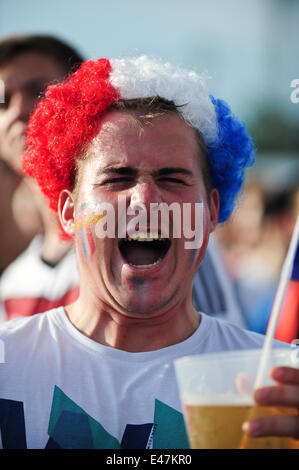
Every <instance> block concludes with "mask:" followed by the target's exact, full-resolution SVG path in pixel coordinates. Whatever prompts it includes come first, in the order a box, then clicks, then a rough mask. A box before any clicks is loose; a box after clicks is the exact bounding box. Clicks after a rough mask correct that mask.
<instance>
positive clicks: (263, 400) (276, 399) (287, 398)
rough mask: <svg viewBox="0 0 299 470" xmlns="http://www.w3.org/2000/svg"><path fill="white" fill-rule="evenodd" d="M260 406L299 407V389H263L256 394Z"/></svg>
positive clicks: (284, 387)
mask: <svg viewBox="0 0 299 470" xmlns="http://www.w3.org/2000/svg"><path fill="white" fill-rule="evenodd" d="M254 399H255V401H256V402H257V403H258V404H259V405H266V406H268V405H275V406H290V407H292V406H294V407H299V387H298V386H296V385H278V386H277V385H276V386H273V387H263V388H260V389H258V390H256V392H255V393H254Z"/></svg>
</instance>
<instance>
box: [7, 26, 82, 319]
mask: <svg viewBox="0 0 299 470" xmlns="http://www.w3.org/2000/svg"><path fill="white" fill-rule="evenodd" d="M82 60H83V59H82V57H81V56H80V55H79V53H78V52H77V51H75V50H74V49H73V48H72V47H70V46H69V45H68V44H66V43H65V42H62V41H61V40H59V39H57V38H55V37H51V36H45V35H43V36H41V35H28V36H11V37H8V38H6V39H4V40H2V41H0V80H2V82H3V83H4V91H5V95H4V102H3V103H1V104H0V158H1V167H0V187H1V218H2V219H3V218H4V220H3V223H2V224H1V229H0V268H1V271H3V270H4V269H5V268H6V269H5V272H2V276H1V281H0V297H1V299H2V319H10V318H13V317H14V316H15V312H19V311H20V310H21V311H22V312H23V315H31V314H33V313H37V312H38V311H44V310H46V309H47V308H49V307H51V306H52V305H60V304H61V303H64V301H70V300H72V299H73V298H75V297H76V295H77V294H78V292H77V287H75V285H77V275H76V273H77V270H76V268H75V265H74V261H73V259H74V257H73V255H72V254H71V250H70V248H71V243H70V242H67V241H61V240H59V236H58V234H57V224H58V220H57V216H56V215H55V214H54V213H52V211H50V210H49V208H48V207H47V204H46V203H45V201H44V196H43V195H42V194H41V192H40V191H39V189H38V188H37V187H36V186H34V184H33V183H32V182H29V180H28V179H27V178H24V177H23V175H22V170H21V159H22V155H23V152H24V150H25V141H26V130H27V125H28V121H29V118H30V115H31V113H32V112H33V110H34V108H35V105H36V102H37V100H38V98H39V97H40V96H41V95H42V92H43V90H44V88H45V87H46V85H48V84H49V83H53V82H57V81H60V80H62V79H63V78H64V77H65V76H66V75H67V74H68V72H70V71H71V70H73V69H74V68H75V67H77V66H78V65H80V63H81V62H82ZM37 234H38V235H37ZM32 238H33V239H32ZM31 240H32V241H31ZM24 250H25V251H24Z"/></svg>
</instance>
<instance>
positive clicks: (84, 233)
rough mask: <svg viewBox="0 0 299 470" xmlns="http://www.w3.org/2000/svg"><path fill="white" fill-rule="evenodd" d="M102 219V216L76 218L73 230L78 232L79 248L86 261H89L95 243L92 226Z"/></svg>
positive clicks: (93, 215)
mask: <svg viewBox="0 0 299 470" xmlns="http://www.w3.org/2000/svg"><path fill="white" fill-rule="evenodd" d="M101 218H103V214H92V215H87V216H86V213H85V214H84V216H83V217H82V216H81V217H76V221H75V230H76V231H77V232H79V236H80V240H81V248H82V251H83V254H84V256H85V259H86V260H90V259H91V258H92V256H93V255H94V252H95V241H94V235H93V229H92V228H93V226H95V225H96V224H97V223H98V222H99V220H101Z"/></svg>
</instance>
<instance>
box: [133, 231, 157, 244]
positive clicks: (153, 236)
mask: <svg viewBox="0 0 299 470" xmlns="http://www.w3.org/2000/svg"><path fill="white" fill-rule="evenodd" d="M127 240H135V241H138V242H152V241H153V240H163V237H160V235H159V234H158V233H151V232H148V233H147V232H138V233H132V234H131V235H128V238H127Z"/></svg>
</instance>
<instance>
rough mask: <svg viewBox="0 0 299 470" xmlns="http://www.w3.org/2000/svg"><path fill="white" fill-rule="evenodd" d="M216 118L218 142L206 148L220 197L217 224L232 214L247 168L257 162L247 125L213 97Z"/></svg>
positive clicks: (214, 183)
mask: <svg viewBox="0 0 299 470" xmlns="http://www.w3.org/2000/svg"><path fill="white" fill-rule="evenodd" d="M210 98H211V100H212V103H213V104H214V106H215V111H216V114H217V127H218V139H217V142H216V143H215V144H211V145H209V146H207V152H208V156H209V164H210V170H211V178H212V184H213V186H214V187H215V188H216V189H218V191H219V195H220V210H219V217H218V222H219V223H221V222H224V221H225V220H227V219H228V218H229V216H230V215H231V213H232V212H233V210H234V208H235V204H236V198H237V195H238V193H239V192H240V191H241V189H242V187H243V184H244V174H245V168H246V167H249V166H252V165H253V164H254V161H255V156H254V154H255V149H254V144H253V142H252V139H251V138H250V136H249V134H248V132H247V130H246V127H245V124H244V123H243V122H242V121H240V120H239V119H237V118H236V116H234V115H233V113H232V112H231V110H230V108H229V106H228V104H227V103H225V101H223V100H220V99H215V98H214V97H213V96H210Z"/></svg>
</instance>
